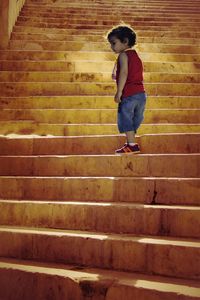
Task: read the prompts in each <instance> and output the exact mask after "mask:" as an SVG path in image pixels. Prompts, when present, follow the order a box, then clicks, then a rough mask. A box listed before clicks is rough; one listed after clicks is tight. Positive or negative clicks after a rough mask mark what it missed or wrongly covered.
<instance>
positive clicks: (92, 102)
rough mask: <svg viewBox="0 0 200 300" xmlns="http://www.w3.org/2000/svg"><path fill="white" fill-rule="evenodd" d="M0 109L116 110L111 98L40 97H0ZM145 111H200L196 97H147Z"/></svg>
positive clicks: (199, 102)
mask: <svg viewBox="0 0 200 300" xmlns="http://www.w3.org/2000/svg"><path fill="white" fill-rule="evenodd" d="M0 108H6V109H9V108H10V109H11V108H15V109H45V108H46V109H67V108H69V109H81V108H82V109H83V108H84V109H100V108H101V109H102V108H103V109H108V108H112V109H115V108H116V104H115V102H114V101H113V96H60V97H59V96H58V97H56V96H54V97H51V96H49V97H48V96H41V97H26V98H23V97H0ZM146 108H147V109H155V108H156V109H159V108H162V109H170V108H171V109H182V108H184V109H186V108H187V109H188V108H190V109H194V108H195V109H200V101H199V97H198V96H196V97H195V96H194V97H187V96H180V97H176V96H171V97H170V96H168V97H158V96H154V97H151V96H149V95H148V101H147V103H146Z"/></svg>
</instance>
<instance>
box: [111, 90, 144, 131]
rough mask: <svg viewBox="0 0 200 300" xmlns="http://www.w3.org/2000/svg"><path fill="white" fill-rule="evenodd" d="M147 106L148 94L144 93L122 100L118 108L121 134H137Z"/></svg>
mask: <svg viewBox="0 0 200 300" xmlns="http://www.w3.org/2000/svg"><path fill="white" fill-rule="evenodd" d="M145 104H146V94H145V93H144V92H143V93H138V94H136V95H132V96H128V97H126V98H122V101H121V102H120V103H119V106H118V120H117V122H118V129H119V132H120V133H123V132H127V131H134V132H135V133H136V132H137V129H138V128H139V126H140V124H141V123H142V121H143V119H144V109H145Z"/></svg>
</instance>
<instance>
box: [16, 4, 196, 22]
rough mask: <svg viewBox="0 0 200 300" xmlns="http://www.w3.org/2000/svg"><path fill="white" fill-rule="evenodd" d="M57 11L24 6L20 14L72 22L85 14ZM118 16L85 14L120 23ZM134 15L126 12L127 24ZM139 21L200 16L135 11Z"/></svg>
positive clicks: (77, 11) (87, 16) (92, 17)
mask: <svg viewBox="0 0 200 300" xmlns="http://www.w3.org/2000/svg"><path fill="white" fill-rule="evenodd" d="M56 10H57V11H56V12H55V11H51V12H48V11H45V10H44V8H43V9H41V11H36V10H34V9H31V8H27V7H26V6H24V8H23V9H22V10H21V12H20V16H21V17H23V16H24V17H44V18H45V17H50V18H69V17H70V18H71V19H72V20H74V19H77V18H78V19H80V18H82V17H83V14H82V13H81V12H80V11H79V10H74V11H73V14H72V12H71V10H69V9H68V10H64V11H62V12H60V11H58V9H56ZM118 15H119V12H118V14H117V13H116V15H113V14H110V15H109V16H108V15H105V14H103V13H102V12H99V13H97V12H91V11H86V12H85V17H86V18H90V20H91V19H96V18H97V17H98V18H101V19H103V20H112V21H118V19H117V18H118ZM132 16H133V14H132V12H130V13H129V12H126V13H125V12H124V13H123V17H126V20H127V22H129V20H130V19H131V18H132ZM135 18H136V19H137V18H140V19H141V18H142V19H148V20H151V19H153V20H159V19H165V20H166V18H167V20H169V19H170V20H181V19H188V20H191V18H193V20H194V19H195V18H196V19H198V15H197V13H193V14H192V13H191V12H190V13H187V12H184V11H182V12H179V13H173V14H172V13H171V12H164V11H162V12H159V11H157V12H154V13H153V12H148V11H146V12H145V11H143V15H142V17H141V11H140V10H136V9H135V11H134V19H135Z"/></svg>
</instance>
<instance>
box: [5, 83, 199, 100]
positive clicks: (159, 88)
mask: <svg viewBox="0 0 200 300" xmlns="http://www.w3.org/2000/svg"><path fill="white" fill-rule="evenodd" d="M145 88H146V91H147V94H148V95H150V96H183V95H184V96H198V95H199V94H200V84H199V83H193V84H192V85H191V83H146V84H145ZM0 90H1V96H3V97H5V96H8V97H13V96H15V97H16V96H22V97H26V96H41V95H42V96H67V95H70V96H72V95H85V96H86V95H99V96H111V95H114V94H115V92H116V85H115V83H111V82H108V83H99V82H97V83H94V82H81V83H80V82H79V83H78V82H77V83H76V82H68V83H66V82H23V83H22V82H7V83H4V82H0Z"/></svg>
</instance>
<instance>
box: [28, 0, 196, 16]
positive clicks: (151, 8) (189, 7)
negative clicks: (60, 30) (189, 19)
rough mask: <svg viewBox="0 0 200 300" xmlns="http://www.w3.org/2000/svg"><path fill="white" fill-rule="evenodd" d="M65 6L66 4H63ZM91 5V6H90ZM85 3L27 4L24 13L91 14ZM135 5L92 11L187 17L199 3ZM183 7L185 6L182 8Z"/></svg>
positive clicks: (99, 6)
mask: <svg viewBox="0 0 200 300" xmlns="http://www.w3.org/2000/svg"><path fill="white" fill-rule="evenodd" d="M63 4H64V3H63ZM88 4H89V5H88ZM88 4H87V3H85V5H81V4H80V1H79V3H78V4H75V5H74V3H73V5H71V4H69V3H68V5H66V3H65V5H58V6H57V5H56V4H53V5H52V3H51V5H42V3H40V4H38V3H37V5H36V4H31V5H28V3H26V5H25V6H24V8H23V11H24V10H27V9H31V10H32V11H36V10H37V9H39V11H45V12H61V11H63V9H64V10H65V11H67V12H71V13H74V11H75V12H76V13H78V12H79V13H83V12H87V11H89V12H91V8H90V7H89V6H90V4H91V3H90V2H89V3H88ZM132 5H133V3H131V5H130V7H129V9H128V10H127V6H124V5H123V4H120V5H117V4H115V6H114V7H113V5H112V4H111V5H108V4H107V3H105V4H104V6H103V7H102V5H94V3H93V8H92V11H94V14H95V13H97V12H98V13H103V12H105V9H106V10H107V11H109V12H110V13H111V15H114V16H115V13H118V15H119V8H120V13H125V14H126V13H127V12H128V13H134V12H136V13H137V12H138V13H139V12H140V13H141V12H144V13H150V12H152V13H153V12H155V13H156V14H160V13H161V12H162V11H164V13H171V15H173V14H175V15H176V14H179V13H184V14H187V15H190V14H198V9H197V8H198V7H199V6H198V3H197V4H196V5H195V4H194V2H192V3H191V4H186V5H184V4H183V3H181V5H176V4H174V2H173V6H172V5H166V4H164V6H163V3H162V2H161V3H156V5H154V4H152V3H151V4H150V5H148V6H146V3H144V4H143V5H141V3H140V4H139V5H138V4H134V8H133V6H132ZM182 5H183V6H182ZM162 8H163V9H162Z"/></svg>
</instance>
